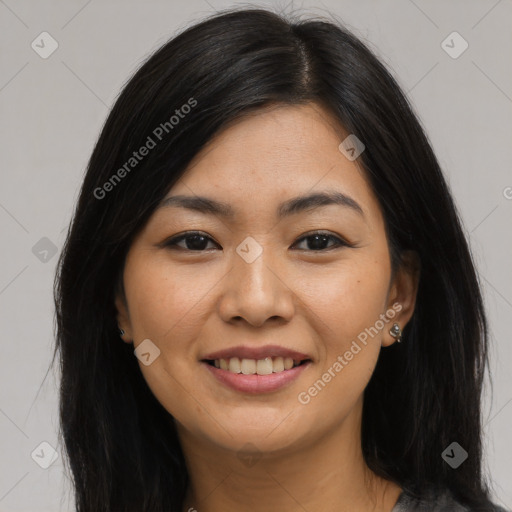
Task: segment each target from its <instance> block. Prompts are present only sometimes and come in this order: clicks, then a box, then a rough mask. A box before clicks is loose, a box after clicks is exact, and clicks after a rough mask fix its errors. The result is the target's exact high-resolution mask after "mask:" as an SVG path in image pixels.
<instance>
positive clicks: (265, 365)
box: [200, 345, 313, 394]
mask: <svg viewBox="0 0 512 512" xmlns="http://www.w3.org/2000/svg"><path fill="white" fill-rule="evenodd" d="M200 363H201V364H203V365H204V368H205V369H207V370H209V372H208V373H209V374H210V375H211V376H212V377H213V378H214V379H215V380H216V381H217V382H219V383H220V384H221V385H223V386H227V387H228V388H230V389H232V390H234V391H237V392H241V393H245V394H261V393H271V392H278V391H279V390H282V389H286V388H287V387H288V386H290V385H291V384H292V383H293V382H294V381H295V380H296V379H298V378H299V376H300V375H301V374H302V373H303V372H305V371H307V370H308V367H310V366H311V365H312V364H313V358H312V357H310V356H308V355H306V354H302V353H301V352H297V351H295V350H291V349H287V348H285V347H281V346H278V345H266V346H264V347H254V346H252V347H251V346H239V347H232V348H228V349H224V350H221V351H218V352H214V353H211V354H207V355H206V356H205V357H203V358H202V359H200Z"/></svg>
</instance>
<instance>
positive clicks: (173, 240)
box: [158, 229, 355, 253]
mask: <svg viewBox="0 0 512 512" xmlns="http://www.w3.org/2000/svg"><path fill="white" fill-rule="evenodd" d="M314 235H320V236H326V237H330V238H331V239H335V240H336V243H335V244H334V245H332V246H330V247H327V248H326V249H319V250H316V251H315V250H313V249H297V250H299V251H306V252H313V253H324V252H328V251H330V250H332V249H337V248H340V247H352V248H353V247H355V245H354V244H352V243H350V242H349V241H348V240H347V239H346V238H344V237H343V236H341V235H338V234H337V233H333V232H331V231H327V230H322V229H317V230H313V231H309V232H306V233H304V234H303V235H301V236H300V238H297V239H296V241H295V242H294V243H293V245H292V247H293V246H294V245H297V244H298V243H299V242H302V241H303V240H305V239H306V238H309V237H311V236H314ZM192 236H202V237H204V238H206V239H208V241H209V242H210V241H211V242H213V243H215V244H216V245H218V246H220V244H219V243H218V242H217V241H216V240H215V239H214V238H212V237H211V236H210V235H209V234H208V233H205V232H203V231H194V230H192V231H185V232H183V233H178V234H177V235H173V236H172V237H170V238H167V239H166V240H164V241H163V242H162V243H161V244H158V245H159V247H161V248H164V247H167V248H174V247H177V248H178V249H179V250H183V251H187V252H195V253H203V252H207V251H208V249H205V250H198V251H194V250H192V249H186V248H184V247H180V246H178V245H177V243H179V242H181V241H182V240H184V239H185V238H188V237H192Z"/></svg>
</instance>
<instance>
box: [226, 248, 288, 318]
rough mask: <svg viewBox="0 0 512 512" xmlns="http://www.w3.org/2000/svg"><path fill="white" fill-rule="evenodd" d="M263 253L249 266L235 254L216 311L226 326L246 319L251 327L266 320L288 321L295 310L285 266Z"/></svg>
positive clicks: (264, 251)
mask: <svg viewBox="0 0 512 512" xmlns="http://www.w3.org/2000/svg"><path fill="white" fill-rule="evenodd" d="M265 253H266V250H263V252H262V254H261V255H260V256H259V257H258V258H256V260H254V261H252V262H251V263H247V262H246V261H244V259H243V258H241V257H240V256H239V255H238V254H236V253H235V254H234V256H233V260H234V261H233V267H232V269H231V271H230V272H229V273H228V275H227V276H226V279H225V280H224V288H223V290H222V294H221V298H220V300H219V305H218V310H219V315H220V316H221V318H222V319H223V320H224V321H225V322H228V323H234V322H240V321H242V320H245V321H246V322H247V323H248V324H250V325H251V326H254V327H260V326H262V325H263V324H264V323H265V322H266V321H267V320H269V319H272V320H273V321H279V320H281V321H282V322H289V321H290V320H291V318H292V317H293V314H294V311H295V300H296V295H295V292H294V291H293V289H292V285H293V283H292V282H290V281H291V276H290V275H289V273H287V272H286V271H285V269H284V264H282V263H281V264H278V263H277V262H276V260H275V259H274V260H272V261H269V258H266V257H265V256H266V254H265Z"/></svg>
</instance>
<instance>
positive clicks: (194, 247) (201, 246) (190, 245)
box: [187, 235, 206, 251]
mask: <svg viewBox="0 0 512 512" xmlns="http://www.w3.org/2000/svg"><path fill="white" fill-rule="evenodd" d="M191 239H193V240H195V242H196V243H194V242H192V243H190V240H191ZM198 239H199V240H200V241H199V243H197V242H198ZM205 241H206V240H205V237H204V236H203V235H191V236H189V237H187V249H191V250H196V251H200V250H201V249H204V248H205Z"/></svg>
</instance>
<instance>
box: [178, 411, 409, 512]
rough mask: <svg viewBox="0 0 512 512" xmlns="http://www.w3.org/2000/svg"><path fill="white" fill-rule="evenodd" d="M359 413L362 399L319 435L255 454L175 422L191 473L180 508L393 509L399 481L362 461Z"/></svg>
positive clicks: (210, 511) (207, 511)
mask: <svg viewBox="0 0 512 512" xmlns="http://www.w3.org/2000/svg"><path fill="white" fill-rule="evenodd" d="M361 414H362V401H361V403H360V404H358V406H356V407H355V408H354V409H353V410H352V411H351V413H350V415H349V416H347V417H346V418H345V420H344V421H343V423H342V424H341V425H339V426H338V427H337V429H336V430H335V431H333V432H326V433H325V434H324V435H323V436H322V437H321V439H316V440H315V441H314V442H309V444H306V443H304V444H302V445H301V446H300V448H298V449H297V447H295V448H293V449H291V448H287V449H286V450H278V451H273V452H271V453H269V452H266V453H261V454H258V455H257V457H256V458H254V459H252V460H250V459H249V460H248V459H243V460H242V459H241V458H240V457H239V456H237V453H236V452H233V451H228V450H226V449H225V448H223V447H219V446H218V445H212V443H211V442H206V441H205V440H204V439H198V438H197V437H194V436H191V435H190V433H188V432H187V431H185V430H184V429H183V428H182V427H181V426H179V427H178V432H179V435H180V441H181V444H182V447H183V452H184V454H185V459H186V462H187V469H188V473H189V480H190V485H189V488H188V489H187V496H186V500H185V503H184V507H183V512H194V511H198V512H221V511H222V512H224V511H226V510H237V511H238V512H263V511H268V510H280V511H282V512H296V511H297V510H311V511H313V510H322V512H359V511H361V512H363V511H364V512H368V511H374V512H391V510H392V508H393V506H394V505H395V503H396V501H397V499H398V496H399V495H400V492H401V488H400V487H399V486H398V485H396V484H394V483H392V482H390V481H387V480H384V479H383V478H381V477H378V476H377V475H375V473H373V472H372V471H370V469H369V468H368V466H367V465H366V463H365V461H364V458H363V454H362V450H361V437H360V432H361Z"/></svg>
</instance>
